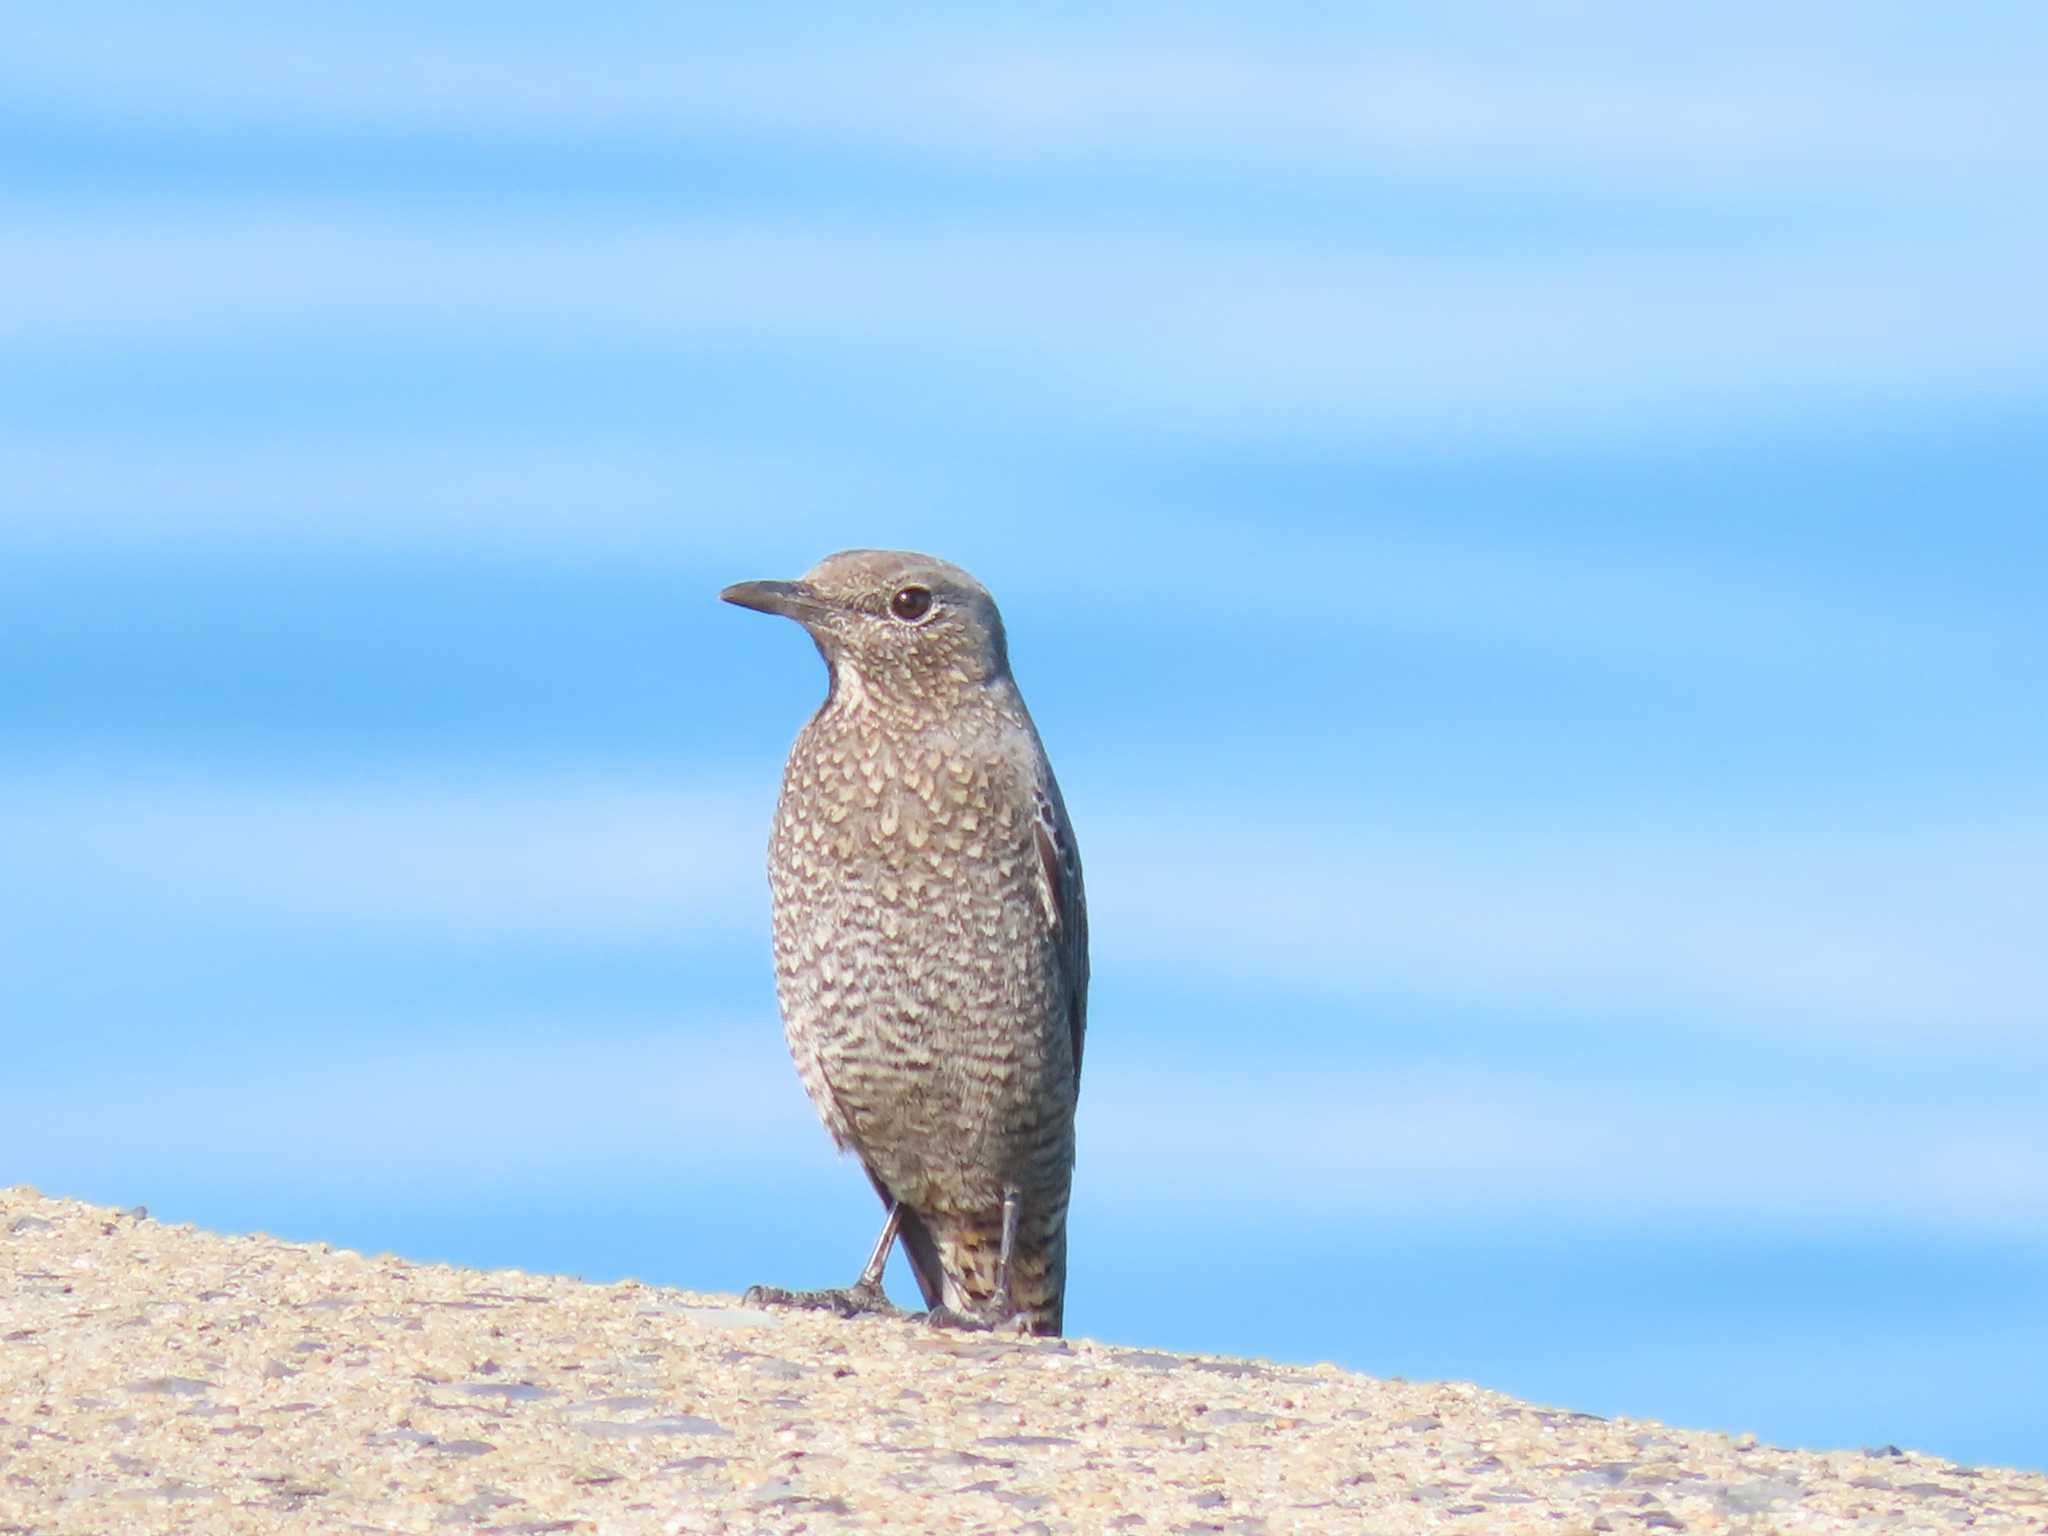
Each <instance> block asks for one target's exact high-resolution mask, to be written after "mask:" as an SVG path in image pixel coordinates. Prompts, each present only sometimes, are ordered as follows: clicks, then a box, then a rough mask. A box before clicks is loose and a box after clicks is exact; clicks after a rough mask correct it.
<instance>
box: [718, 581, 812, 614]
mask: <svg viewBox="0 0 2048 1536" xmlns="http://www.w3.org/2000/svg"><path fill="white" fill-rule="evenodd" d="M718 595H719V597H720V598H722V599H724V600H725V601H726V602H728V603H735V604H737V605H738V606H740V607H742V608H752V609H754V610H755V611H756V612H758V613H779V614H781V615H782V617H784V618H785V619H795V620H796V621H797V622H798V623H799V624H801V623H804V622H805V621H806V620H809V619H812V618H815V617H816V616H817V615H818V614H820V613H822V612H824V611H825V608H826V607H827V606H828V605H827V604H826V602H825V600H824V599H823V598H821V597H819V596H818V593H817V589H816V588H814V587H812V586H811V585H810V584H809V583H808V582H802V581H742V582H736V583H734V584H733V585H732V586H729V587H727V588H726V589H725V590H724V591H723V592H721V593H719V594H718Z"/></svg>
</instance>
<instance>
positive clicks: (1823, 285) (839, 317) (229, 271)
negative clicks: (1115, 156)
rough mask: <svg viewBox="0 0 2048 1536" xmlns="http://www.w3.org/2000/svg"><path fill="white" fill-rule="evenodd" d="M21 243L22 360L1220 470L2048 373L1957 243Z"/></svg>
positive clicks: (1994, 275)
mask: <svg viewBox="0 0 2048 1536" xmlns="http://www.w3.org/2000/svg"><path fill="white" fill-rule="evenodd" d="M0 217H4V220H5V222H6V224H7V226H8V230H9V238H8V241H7V244H6V246H5V247H4V249H0V337H4V338H5V339H6V340H7V341H8V342H9V343H10V345H12V346H13V347H15V348H17V349H19V350H20V351H21V352H23V353H27V354H31V355H33V354H34V353H37V352H43V351H53V350H57V349H62V350H68V351H74V352H75V351H76V350H77V349H85V350H86V352H87V353H88V354H89V353H90V351H91V350H92V349H95V348H104V347H108V346H115V345H118V346H119V347H120V348H122V349H123V351H124V353H125V352H126V351H127V349H130V348H135V347H148V348H176V349H197V350H198V352H199V353H200V354H201V355H207V354H210V353H213V352H215V351H218V350H219V349H221V348H223V347H225V348H228V349H229V350H230V351H234V350H235V349H242V350H248V349H251V348H253V349H255V350H256V351H257V352H258V353H259V354H267V353H268V352H271V351H273V350H276V349H283V350H284V351H286V352H289V351H291V350H292V349H295V348H300V347H305V346H309V345H317V342H318V338H321V337H327V338H338V337H343V336H346V337H347V338H349V344H350V345H351V346H374V347H381V348H384V349H387V350H395V351H396V352H397V353H399V354H401V355H403V354H406V353H409V352H412V351H414V350H416V349H418V348H421V347H423V346H424V347H428V348H430V349H431V348H435V347H439V348H442V349H452V350H454V351H456V352H458V353H468V354H471V355H474V354H475V353H476V351H477V349H479V348H483V347H488V348H489V349H490V351H491V353H492V355H496V356H502V355H504V353H505V350H506V349H508V348H509V349H513V351H514V352H516V351H517V349H519V348H522V347H526V348H538V349H543V350H546V349H550V348H559V347H565V346H566V347H572V348H576V349H580V350H582V351H584V352H585V353H590V354H594V355H602V354H603V353H605V352H606V351H607V350H616V349H624V350H625V351H626V352H627V354H628V355H645V354H646V353H647V352H648V351H650V350H653V351H655V352H664V351H665V352H668V353H671V354H674V355H675V356H676V357H677V359H678V360H679V361H683V360H687V358H688V357H689V356H690V355H691V353H692V351H693V349H699V348H707V347H741V348H759V347H762V346H772V347H774V348H775V349H777V350H778V351H786V350H787V349H795V351H796V355H799V356H802V357H805V358H808V359H810V360H811V361H812V362H813V363H814V364H817V365H821V366H822V365H824V364H825V363H827V362H828V361H832V362H834V363H835V365H836V366H839V367H846V366H849V365H851V366H852V367H853V368H854V369H855V370H856V371H861V370H875V369H881V370H882V371H885V372H891V373H892V375H893V376H901V375H902V374H903V373H904V372H906V371H907V372H908V373H909V374H911V375H913V376H917V377H920V378H923V379H925V380H927V381H928V387H929V385H930V384H935V383H937V382H939V381H943V382H944V384H945V386H946V388H947V389H948V390H949V391H950V392H952V393H954V394H956V395H958V396H960V397H961V398H964V399H972V400H976V401H979V402H981V404H982V405H983V406H984V407H986V408H988V409H994V410H1008V409H1014V410H1017V411H1020V412H1021V413H1022V414H1023V416H1024V417H1026V418H1030V417H1036V418H1038V419H1040V420H1043V421H1049V422H1063V423H1065V424H1066V425H1067V426H1068V427H1070V428H1075V427H1081V426H1083V425H1092V426H1095V427H1101V426H1103V425H1109V426H1112V427H1115V428H1119V429H1123V430H1127V431H1135V432H1140V433H1145V432H1162V431H1171V432H1188V431H1195V432H1199V433H1201V434H1203V435H1205V436H1208V437H1210V438H1212V439H1214V440H1219V441H1225V442H1228V441H1233V440H1242V441H1252V442H1263V441H1288V440H1294V439H1302V440H1307V441H1314V442H1330V441H1344V442H1347V443H1350V444H1352V445H1354V446H1355V445H1357V444H1359V443H1362V442H1371V441H1373V440H1375V439H1388V440H1396V441H1399V440H1407V439H1421V440H1426V441H1442V440H1447V439H1449V440H1457V441H1469V442H1487V441H1496V442H1509V443H1515V442H1532V443H1533V442H1550V441H1552V440H1554V439H1558V438H1560V437H1563V438H1570V437H1572V436H1574V435H1592V436H1595V437H1599V436H1606V435H1610V434H1614V433H1634V434H1640V433H1649V434H1651V435H1656V434H1660V433H1670V432H1672V431H1688V432H1696V431H1698V430H1700V429H1701V428H1707V429H1714V428H1717V427H1720V426H1723V425H1726V424H1730V423H1739V422H1743V421H1754V420H1764V421H1769V420H1774V419H1777V418H1779V417H1780V416H1782V415H1784V414H1785V413H1787V412H1794V413H1803V412H1810V411H1812V410H1815V409H1821V410H1828V409H1833V410H1842V409H1846V408H1850V407H1868V406H1873V405H1880V404H1899V403H1909V404H1925V403H1939V402H1950V401H1963V402H1975V401H1982V400H1997V399H2006V398H2017V397H2020V396H2023V395H2025V394H2027V393H2028V392H2030V391H2033V390H2037V389H2039V388H2040V387H2041V385H2042V383H2043V382H2044V381H2043V375H2042V368H2041V363H2040V359H2041V358H2042V357H2043V356H2044V355H2048V275H2044V271H2048V269H2044V267H2043V265H2042V263H2041V262H2040V261H2038V260H2037V259H2036V258H2037V255H2038V245H2039V241H2038V239H2022V240H2016V241H2013V242H2011V243H2008V244H2005V245H2002V246H2001V245H1989V244H1987V242H1986V241H1985V240H1983V239H1982V238H1980V237H1975V236H1972V235H1969V234H1958V233H1953V232H1951V233H1949V234H1946V235H1933V236H1928V235H1923V234H1922V233H1920V232H1917V231H1916V232H1913V233H1912V234H1910V235H1909V236H1904V237H1900V238H1898V239H1887V238H1886V237H1882V236H1875V235H1869V234H1866V233H1864V232H1861V231H1856V232H1836V233H1833V234H1830V235H1829V236H1827V237H1825V238H1821V239H1817V240H1815V241H1812V242H1809V243H1807V244H1804V245H1802V246H1800V247H1798V248H1796V249H1787V248H1784V247H1781V246H1778V245H1775V244H1768V243H1767V244H1763V245H1753V246H1750V247H1748V248H1745V249H1742V250H1713V251H1708V250H1704V249H1701V248H1699V247H1697V246H1696V245H1695V246H1689V245H1687V244H1685V243H1684V242H1678V243H1675V244H1671V245H1667V246H1664V247H1662V248H1658V249H1644V248H1641V247H1636V248H1630V249H1614V250H1603V251H1596V252H1576V253H1571V254H1562V253H1560V254H1551V255H1539V254H1535V253H1532V252H1531V251H1530V250H1529V249H1528V248H1526V247H1514V248H1505V247H1504V248H1484V249H1468V250H1464V251H1459V252H1453V251H1448V250H1443V249H1435V250H1430V251H1427V252H1417V253H1401V252H1396V251H1392V250H1383V249H1373V248H1370V247H1355V248H1352V247H1346V246H1345V245H1343V244H1341V243H1339V244H1336V245H1327V244H1326V245H1306V244H1304V243H1302V242H1299V241H1296V240H1293V239H1290V238H1288V237H1286V236H1285V235H1281V234H1270V235H1257V234H1252V233H1240V234H1231V235H1217V236H1214V237H1210V238H1204V239H1201V240H1190V239H1188V238H1187V237H1186V236H1185V234H1184V233H1183V232H1180V231H1177V230H1174V229H1170V228H1163V227H1158V226H1146V225H1142V224H1134V223H1128V222H1127V223H1116V222H1111V221H1105V220H1102V219H1098V218H1089V219H1086V220H1065V221H1061V220H1055V219H1047V218H1034V219H1013V218H997V217H974V218H965V217H963V218H961V219H958V220H950V221H944V222H938V223H929V224H922V225H919V224H913V223H908V222H904V221H895V222H891V223H872V222H864V221H862V220H859V219H847V218H843V217H836V216H824V215H820V216H816V217H812V218H806V219H797V218H786V217H785V218H771V217H765V216H746V217H723V216H721V217H701V218H677V219H665V218H654V219H639V218H630V219H619V218H616V217H610V218H603V219H600V218H595V217H592V218H579V219H578V220H576V221H575V222H574V223H573V224H569V225H565V224H564V223H563V222H562V221H560V220H559V219H556V218H553V217H549V218H545V219H543V218H536V217H529V216H514V215H500V216H498V217H496V218H493V219H490V220H488V221H486V220H482V219H479V218H477V217H475V216H473V215H465V216H461V217H457V216H454V215H452V214H451V215H438V216H437V215H428V214H414V215H409V216H407V217H404V218H402V219H401V218H396V217H393V216H386V215H370V214H365V213H364V212H362V211H361V210H358V209H352V208H348V207H343V206H338V205H306V204H300V205H286V204H282V203H270V202H265V203H258V204H246V203H245V204H239V205H237V204H232V203H220V202H172V203H166V202H156V203H154V204H150V203H143V202H138V201H135V200H128V201H124V202H123V203H122V204H121V205H119V207H118V208H109V209H105V210H100V211H93V212H87V211H85V210H81V209H69V210H59V209H52V208H50V207H48V206H40V205H30V204H23V203H20V202H17V203H15V204H13V205H12V206H8V207H5V208H0ZM2036 233H2037V234H2038V232H2036ZM75 362H76V359H75V358H74V359H73V360H72V361H71V362H70V363H67V366H74V365H75Z"/></svg>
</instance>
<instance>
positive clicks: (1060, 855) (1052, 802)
mask: <svg viewBox="0 0 2048 1536" xmlns="http://www.w3.org/2000/svg"><path fill="white" fill-rule="evenodd" d="M1035 799H1036V802H1037V807H1036V809H1037V816H1036V818H1035V819H1034V820H1033V822H1032V826H1031V831H1032V837H1033V840H1034V841H1035V842H1036V843H1037V844H1038V873H1039V882H1040V883H1039V888H1038V894H1039V897H1040V899H1041V900H1042V901H1043V902H1044V903H1045V915H1046V920H1047V922H1048V923H1049V924H1050V925H1051V928H1052V940H1053V946H1054V954H1055V955H1056V956H1057V958H1058V961H1059V967H1060V973H1061V977H1062V979H1063V980H1064V981H1065V982H1066V993H1067V1014H1068V1018H1067V1024H1068V1027H1069V1028H1070V1029H1071V1030H1072V1031H1073V1038H1074V1092H1075V1093H1076V1094H1077V1095H1078V1094H1079V1093H1080V1091H1081V1044H1082V1041H1083V1040H1084V1039H1085V1038H1086V1037H1087V1034H1088V894H1087V892H1086V891H1085V890H1083V889H1082V886H1081V853H1080V850H1079V849H1078V848H1076V847H1075V846H1074V829H1073V827H1072V825H1071V824H1070V823H1069V822H1068V821H1067V807H1066V805H1065V803H1064V802H1063V801H1062V800H1061V799H1060V787H1059V785H1057V784H1056V783H1054V782H1053V781H1052V777H1051V775H1050V774H1048V775H1047V776H1046V780H1045V783H1044V785H1043V786H1042V787H1041V788H1039V790H1038V791H1037V793H1036V796H1035Z"/></svg>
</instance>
